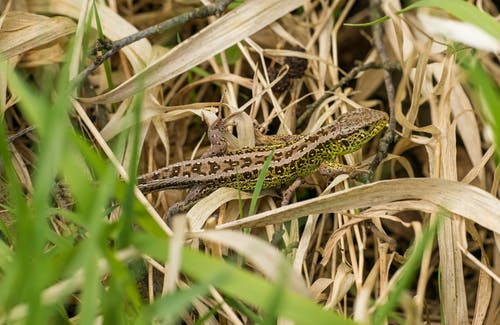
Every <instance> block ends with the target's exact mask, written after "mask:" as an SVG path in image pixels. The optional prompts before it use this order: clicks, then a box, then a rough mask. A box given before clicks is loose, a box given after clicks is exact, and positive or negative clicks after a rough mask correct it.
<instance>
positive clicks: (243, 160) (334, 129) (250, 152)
mask: <svg viewBox="0 0 500 325" xmlns="http://www.w3.org/2000/svg"><path fill="white" fill-rule="evenodd" d="M387 121H388V116H387V114H386V113H384V112H381V111H376V110H372V109H367V108H360V109H356V110H353V111H351V112H349V113H345V114H342V115H341V116H340V117H339V118H338V119H336V120H335V121H334V122H332V123H331V124H329V125H327V126H325V127H323V128H321V129H319V130H317V131H316V132H314V133H312V134H310V135H306V136H296V137H295V138H294V139H297V140H292V141H289V142H284V143H280V144H276V145H268V146H258V147H255V148H244V149H241V150H236V151H232V152H229V153H227V154H222V155H218V156H214V157H202V158H199V159H194V160H188V161H182V162H178V163H175V164H172V165H169V166H167V167H165V168H161V169H159V170H156V171H154V172H151V173H147V174H144V175H142V176H140V177H139V178H138V187H139V189H140V190H141V191H142V192H143V193H150V192H155V191H161V190H165V189H174V188H177V189H178V188H189V187H193V186H197V187H198V188H203V194H206V193H207V192H210V190H212V191H213V190H215V189H217V188H219V187H223V186H226V187H232V188H239V189H241V190H246V191H248V190H253V189H254V188H255V184H256V182H257V179H258V177H259V173H260V171H261V169H262V165H263V164H264V161H265V160H266V158H267V157H268V156H269V155H270V154H271V152H272V149H273V148H274V154H273V157H272V162H271V164H270V166H269V169H268V170H267V173H266V176H265V180H264V185H263V188H264V189H267V188H274V187H277V186H280V185H283V184H289V183H291V182H293V181H294V180H295V179H297V178H298V177H305V176H308V175H310V174H312V173H314V172H315V171H317V170H318V169H319V167H320V165H321V164H322V163H325V162H332V161H333V160H334V159H335V157H338V156H342V155H345V154H347V153H350V152H353V151H356V150H358V149H360V148H361V147H362V146H363V145H364V144H365V143H366V142H368V141H369V140H370V139H371V138H373V137H374V136H375V135H377V134H378V133H379V132H380V131H381V130H382V129H383V128H384V127H385V125H386V124H387Z"/></svg>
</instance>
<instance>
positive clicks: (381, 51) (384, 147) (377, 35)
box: [368, 0, 396, 180]
mask: <svg viewBox="0 0 500 325" xmlns="http://www.w3.org/2000/svg"><path fill="white" fill-rule="evenodd" d="M370 6H371V8H372V10H371V19H372V20H377V19H379V18H380V17H381V16H382V12H381V11H380V0H370ZM372 32H373V43H374V45H375V48H376V49H377V52H378V55H379V56H380V60H381V62H382V65H384V64H387V63H389V62H390V61H389V54H388V53H387V50H386V48H385V45H384V35H383V26H382V24H375V25H373V26H372ZM384 84H385V89H386V91H387V102H388V103H389V116H390V117H389V128H388V129H387V131H386V132H385V133H384V135H383V137H382V139H380V144H379V150H378V152H377V154H376V155H375V158H374V159H373V161H372V162H371V164H370V168H369V171H368V179H369V180H372V179H373V175H374V174H375V169H376V168H377V166H378V165H379V164H380V162H381V161H382V160H383V159H384V158H385V157H387V152H388V150H389V146H390V145H391V144H392V142H393V141H394V137H395V130H396V115H395V112H394V98H395V93H396V92H395V90H394V84H393V82H392V77H391V74H390V71H389V70H388V69H384Z"/></svg>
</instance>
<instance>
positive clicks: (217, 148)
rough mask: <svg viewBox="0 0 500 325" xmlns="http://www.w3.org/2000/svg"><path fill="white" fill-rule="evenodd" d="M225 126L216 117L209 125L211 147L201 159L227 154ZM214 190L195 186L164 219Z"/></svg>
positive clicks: (219, 118)
mask: <svg viewBox="0 0 500 325" xmlns="http://www.w3.org/2000/svg"><path fill="white" fill-rule="evenodd" d="M225 126H226V125H225V120H224V119H223V118H221V117H218V118H217V119H216V120H215V121H214V122H213V123H212V125H210V127H209V128H208V132H207V133H208V141H209V142H210V145H211V146H210V149H209V150H208V151H207V152H205V153H204V154H203V155H202V156H201V157H202V158H207V157H214V156H221V155H224V154H225V153H226V152H227V142H226V141H225V138H224V128H225ZM214 190H215V189H214V188H213V186H212V185H195V186H193V187H191V188H190V189H189V190H188V192H187V194H186V197H185V198H184V200H182V201H179V202H177V203H175V204H174V205H172V206H171V207H170V208H169V209H168V211H167V213H166V214H165V217H164V219H165V220H168V219H170V218H171V217H173V216H174V215H176V214H177V213H181V212H185V211H187V210H189V209H190V208H191V207H193V205H195V204H196V202H197V201H199V200H200V199H201V198H203V197H205V196H207V195H208V194H210V193H212V192H213V191H214Z"/></svg>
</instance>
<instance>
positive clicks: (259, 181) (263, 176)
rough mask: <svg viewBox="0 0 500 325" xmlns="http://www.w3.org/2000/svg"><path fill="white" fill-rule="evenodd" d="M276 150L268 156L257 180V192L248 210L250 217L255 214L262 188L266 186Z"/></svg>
mask: <svg viewBox="0 0 500 325" xmlns="http://www.w3.org/2000/svg"><path fill="white" fill-rule="evenodd" d="M273 156H274V148H273V149H272V150H271V153H270V154H269V156H267V158H266V161H265V162H264V165H263V166H262V170H261V171H260V173H259V178H258V179H257V184H256V185H255V190H254V191H253V194H252V201H250V208H249V209H248V215H249V216H251V215H253V214H254V213H255V208H256V206H257V200H258V199H259V195H260V192H261V191H262V186H263V185H264V180H265V179H266V173H267V170H268V169H269V166H270V165H271V162H272V161H273Z"/></svg>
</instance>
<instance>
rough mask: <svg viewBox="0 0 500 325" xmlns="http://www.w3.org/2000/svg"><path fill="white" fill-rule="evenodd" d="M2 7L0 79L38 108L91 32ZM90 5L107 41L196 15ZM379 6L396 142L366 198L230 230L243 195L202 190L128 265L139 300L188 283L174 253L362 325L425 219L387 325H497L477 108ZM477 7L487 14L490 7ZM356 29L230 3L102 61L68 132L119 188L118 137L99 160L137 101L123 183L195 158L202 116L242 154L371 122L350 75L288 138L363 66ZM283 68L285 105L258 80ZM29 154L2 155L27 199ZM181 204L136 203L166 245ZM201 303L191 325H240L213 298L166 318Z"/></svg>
mask: <svg viewBox="0 0 500 325" xmlns="http://www.w3.org/2000/svg"><path fill="white" fill-rule="evenodd" d="M7 3H9V4H10V6H11V7H10V11H4V12H3V13H2V15H1V16H0V27H1V29H0V53H2V55H3V56H4V57H6V58H7V60H8V61H9V64H10V65H11V66H15V67H16V69H17V70H18V71H19V72H21V73H22V74H23V75H25V76H26V79H28V80H30V81H32V82H33V84H34V85H39V90H40V91H41V92H46V91H49V93H50V90H51V87H50V86H47V84H44V81H46V80H45V79H44V72H46V71H47V70H54V69H56V70H57V67H58V66H60V65H61V63H62V62H63V61H64V60H70V62H71V63H70V67H71V68H70V77H74V76H76V73H77V70H79V68H77V67H78V62H79V60H80V58H81V57H82V56H83V54H82V53H83V51H84V48H85V47H82V45H81V44H82V43H81V40H82V38H85V39H86V38H87V37H91V38H92V40H95V37H96V34H95V31H94V30H93V31H92V33H90V35H89V34H88V33H86V29H85V28H86V26H85V19H84V17H86V16H87V15H88V14H89V12H90V7H88V8H86V7H85V5H82V3H84V1H81V0H49V1H46V0H43V1H42V0H27V1H19V0H15V1H4V3H2V2H0V8H3V7H5V5H6V4H7ZM108 3H109V7H105V6H104V5H99V6H98V8H99V19H100V21H101V24H102V29H103V33H104V35H105V36H106V38H108V39H110V40H117V39H119V38H122V37H125V36H127V35H130V34H131V33H133V32H134V31H136V27H140V28H144V27H146V26H148V25H150V24H152V23H156V22H159V21H162V20H164V19H166V18H169V17H173V16H175V15H178V14H179V13H182V12H186V11H189V10H192V9H193V8H195V7H197V6H198V5H199V4H198V2H197V1H189V0H186V1H158V0H139V1H129V0H109V1H108ZM383 3H384V5H383V6H382V8H383V10H384V14H386V15H388V16H389V17H390V18H391V20H389V21H387V22H385V23H383V29H384V39H383V41H384V45H385V49H386V51H387V53H389V55H390V58H391V60H393V61H396V62H398V63H399V65H400V66H401V70H400V71H399V72H393V73H392V76H393V81H394V87H395V90H396V92H395V97H394V110H395V118H396V120H397V129H396V130H397V133H398V134H399V137H398V138H397V141H396V142H395V143H394V144H393V145H392V146H391V147H390V154H389V155H388V156H387V158H385V159H384V161H383V162H382V163H381V164H380V166H379V167H378V169H377V171H376V177H375V178H376V179H375V181H374V183H372V184H368V185H361V186H358V185H360V184H357V183H356V182H355V181H353V180H350V179H349V178H348V177H347V176H346V175H341V176H338V177H336V178H335V179H333V180H330V179H327V178H325V177H322V176H320V175H311V176H310V177H309V178H308V179H307V184H306V185H305V186H303V187H302V188H301V190H300V191H299V192H298V193H297V196H298V197H299V200H300V202H298V203H292V204H290V205H289V206H285V207H281V208H277V204H278V202H279V201H280V200H279V199H277V198H276V196H274V195H273V193H264V195H263V196H262V198H261V199H260V203H259V205H258V211H257V212H258V214H256V215H254V216H251V217H247V218H243V219H239V217H240V216H239V211H240V203H241V202H240V201H239V198H240V197H241V199H242V200H243V211H247V209H248V205H249V202H250V200H249V198H250V197H251V195H247V194H245V193H238V191H236V190H234V189H227V188H222V189H219V190H217V191H216V192H214V193H213V194H211V195H210V196H208V197H206V198H205V199H203V200H201V201H200V202H198V203H197V204H196V205H195V206H194V207H193V208H192V209H191V210H190V211H189V212H187V218H188V220H189V221H190V229H189V231H187V229H186V228H185V225H184V224H183V223H182V222H178V221H177V222H176V223H174V228H176V229H175V232H174V235H173V237H172V240H171V245H170V254H171V255H170V259H169V260H168V261H164V260H160V261H155V260H154V259H153V258H150V257H145V260H146V261H148V263H149V265H150V267H149V268H148V272H149V273H148V277H147V278H148V280H149V281H147V286H148V289H149V299H150V301H153V300H154V299H155V297H154V296H153V291H154V292H158V291H160V292H161V291H163V292H164V293H167V292H171V291H173V290H174V289H175V288H176V287H179V288H184V287H187V286H190V285H191V282H190V281H189V280H188V279H187V278H185V277H183V276H179V272H181V273H182V266H181V262H180V261H181V256H182V251H181V249H182V247H183V246H184V245H190V246H191V247H193V248H195V249H204V250H205V252H206V254H209V255H213V256H215V257H220V258H228V259H231V260H234V259H235V254H238V255H239V256H240V257H239V258H240V259H241V258H242V259H243V260H239V262H238V263H239V264H240V265H241V267H242V268H246V269H249V270H252V272H255V273H256V274H262V275H264V276H265V277H267V278H269V279H272V280H275V281H277V282H278V283H279V282H280V277H281V276H282V274H283V273H282V272H283V263H284V261H286V264H287V265H291V269H292V270H293V273H292V274H293V275H292V276H290V277H289V280H288V282H286V286H287V287H288V288H290V289H291V290H294V291H295V292H299V293H301V294H303V295H305V296H309V297H310V298H311V299H313V300H314V301H316V302H317V303H318V304H321V305H322V306H324V307H325V308H326V309H329V310H334V311H336V312H338V313H341V314H344V315H346V316H347V317H350V318H352V319H354V320H356V321H360V322H371V321H373V315H374V313H375V311H376V310H377V309H378V308H380V307H381V306H383V305H384V304H385V303H386V301H387V297H388V296H389V295H390V293H391V291H393V290H394V289H395V288H396V287H397V285H398V281H400V279H401V276H402V269H403V267H402V266H403V265H405V262H406V261H407V258H408V254H409V251H408V249H409V248H410V247H411V245H412V243H413V242H414V241H418V240H419V238H421V237H422V233H423V231H424V229H425V228H426V227H427V226H428V225H429V223H431V222H432V220H436V219H440V218H441V216H444V218H442V220H441V221H440V227H439V230H438V233H437V237H436V238H435V239H434V241H433V242H432V243H430V244H429V245H427V247H426V249H425V251H424V253H423V257H422V259H421V260H420V264H419V266H418V268H417V269H416V271H418V273H417V276H416V279H415V281H414V282H412V284H411V286H410V288H408V290H407V291H405V294H403V295H402V296H401V298H400V301H399V305H398V307H399V308H398V309H396V311H395V312H394V313H393V314H391V315H392V316H391V322H393V323H400V322H403V321H402V320H405V322H406V323H415V324H417V323H422V322H427V323H436V324H437V323H439V322H446V323H447V324H466V323H471V322H472V323H474V324H483V323H485V324H495V323H498V322H499V319H500V318H499V317H500V316H499V310H500V282H499V281H500V280H499V278H500V275H499V274H500V264H499V261H500V254H499V251H500V242H499V238H500V237H499V235H498V234H500V201H499V200H498V193H499V192H498V178H499V172H498V168H497V166H496V162H495V150H494V145H493V144H492V141H493V140H492V135H491V129H490V128H489V127H488V126H487V124H485V123H484V121H483V120H482V119H481V116H483V115H482V114H484V112H482V111H480V107H481V105H480V104H481V102H480V101H479V100H478V95H477V93H476V92H475V90H474V89H471V88H468V86H467V80H466V78H465V74H464V72H463V71H462V70H461V69H460V67H459V66H458V64H457V55H459V52H460V51H454V50H453V49H452V48H447V47H446V46H445V45H443V43H441V42H438V40H437V39H433V38H432V37H431V35H428V34H426V33H424V32H423V31H424V30H425V26H422V24H421V20H419V17H418V16H417V15H416V14H415V11H412V12H409V13H407V14H405V15H398V14H397V9H399V8H396V6H397V3H398V2H396V1H390V2H389V1H383ZM481 3H483V6H484V8H485V9H486V10H487V12H489V13H490V14H492V15H498V9H497V8H495V7H494V5H493V4H492V3H491V2H490V1H483V2H481ZM299 6H302V7H301V8H300V9H298V10H296V11H295V12H293V13H289V12H290V11H292V10H294V9H296V8H297V7H299ZM420 13H422V11H420ZM370 20H371V18H370V12H369V9H368V5H367V4H366V3H365V2H364V1H331V2H329V1H304V0H293V1H292V0H290V1H277V0H268V1H246V2H244V3H243V4H242V5H241V6H239V7H238V8H237V9H234V10H231V11H229V12H227V13H225V14H224V15H222V16H221V17H216V18H209V19H200V20H196V21H193V22H190V23H188V24H186V25H184V26H182V27H179V28H177V29H175V30H172V31H170V32H167V33H165V34H162V35H157V36H155V38H154V39H152V40H141V41H139V42H136V43H134V44H132V45H130V46H128V47H127V48H125V49H124V50H123V51H121V53H120V55H119V56H115V57H113V58H112V60H111V67H112V78H113V82H114V84H116V85H118V86H117V87H116V88H114V89H113V90H110V91H107V88H108V84H107V81H106V77H105V73H104V69H103V68H102V67H101V68H100V69H98V70H97V71H96V72H95V73H93V74H92V75H91V76H90V77H89V78H88V80H86V81H85V82H84V83H83V85H82V86H81V88H80V93H79V95H78V97H75V100H73V101H72V103H73V108H74V117H75V120H76V118H77V119H78V121H79V123H80V126H81V127H82V129H84V130H85V132H88V133H87V134H88V136H89V138H90V139H92V141H95V143H96V147H97V148H98V149H99V150H100V151H102V152H104V154H105V155H106V156H107V157H108V159H111V161H113V163H114V164H115V166H116V168H117V172H118V173H119V174H121V176H122V177H124V178H126V177H127V176H126V172H125V170H128V168H129V166H130V165H131V164H133V163H134V162H133V161H132V160H131V159H132V158H133V157H134V155H133V151H134V147H133V145H132V144H133V141H132V136H130V137H129V141H128V142H127V143H126V144H125V145H124V146H123V148H122V150H121V151H120V152H119V153H116V152H115V153H114V152H113V151H112V150H111V149H110V148H109V146H110V144H113V145H115V141H118V140H117V138H119V135H123V134H128V132H129V131H130V129H131V126H132V125H133V123H134V120H133V114H132V112H131V111H132V108H133V107H134V106H133V101H132V100H131V96H133V95H135V94H137V93H138V92H139V91H141V90H144V99H143V102H142V105H141V116H140V120H141V130H140V139H139V148H140V149H139V150H140V153H141V155H140V161H139V164H138V166H139V173H145V172H149V171H153V170H156V169H158V168H161V167H163V166H165V165H168V164H170V163H172V162H176V161H181V160H186V159H190V158H192V157H198V156H200V155H201V154H202V153H203V152H204V151H206V150H207V149H208V147H209V144H208V143H207V141H206V140H205V139H204V133H205V131H206V127H205V125H206V124H210V123H211V122H213V121H214V120H215V118H216V116H217V112H218V111H220V110H222V114H223V115H224V116H228V115H231V114H235V113H237V112H238V113H239V114H235V115H234V118H233V120H232V121H234V125H233V126H231V128H233V129H234V130H232V131H231V134H228V140H229V141H230V144H231V146H232V147H233V148H238V147H243V146H253V145H255V136H254V128H255V126H254V121H257V122H258V123H259V125H260V126H261V127H262V129H263V130H266V131H267V132H270V133H279V134H295V133H309V132H311V131H313V130H316V129H318V128H319V127H320V126H321V125H324V124H325V123H327V122H328V121H331V120H332V119H333V118H334V117H335V116H336V115H338V114H339V113H341V112H344V111H347V110H349V109H350V108H353V107H359V106H365V107H371V108H374V109H379V110H385V111H388V110H389V107H388V98H387V96H388V95H387V92H386V88H385V87H384V78H383V73H382V70H368V71H365V72H363V73H361V74H359V75H358V76H357V79H356V80H355V81H352V82H350V83H349V84H348V85H346V86H345V87H342V88H339V89H336V90H335V91H334V92H333V93H331V97H329V98H328V100H326V101H325V102H324V104H323V105H321V106H320V107H317V108H315V109H314V111H312V112H307V113H308V114H310V118H309V119H307V121H306V122H305V123H302V124H299V123H298V122H297V120H298V119H299V118H300V116H301V115H302V114H304V113H306V111H307V105H308V104H311V103H313V102H314V101H315V100H316V99H318V98H320V97H321V96H322V95H324V94H325V93H326V92H328V91H329V89H332V87H334V85H336V84H338V83H339V81H340V80H341V78H342V77H343V75H344V74H345V73H346V72H348V71H349V70H351V69H352V68H353V67H354V66H355V60H360V61H362V62H363V63H369V62H373V61H378V60H379V59H378V55H377V51H376V50H375V48H374V46H373V45H372V44H373V39H372V36H371V35H372V34H371V29H370V27H346V26H344V23H362V22H367V21H370ZM133 24H135V25H136V27H134V26H133ZM84 35H85V37H83V36H84ZM71 37H75V39H76V41H77V42H76V48H77V52H76V54H75V55H73V57H72V58H68V57H67V49H68V47H69V45H68V44H69V42H68V41H69V39H70V38H71ZM178 38H180V39H178ZM177 42H180V43H179V44H178V45H176V46H175V47H174V45H175V44H177ZM229 47H231V50H230V51H229V50H228V51H226V52H225V53H224V52H222V54H221V55H219V56H217V57H215V55H216V54H218V53H221V51H223V50H225V49H228V48H229ZM297 48H300V49H303V52H301V51H298V50H297ZM290 56H297V57H302V58H305V59H307V60H308V67H307V70H306V71H305V73H304V76H303V77H302V78H297V79H293V80H292V81H291V83H290V86H289V87H288V89H287V90H286V91H285V92H283V93H277V92H273V91H272V89H271V86H270V80H269V78H268V75H267V70H266V67H269V66H272V65H277V64H282V63H283V62H284V59H285V58H286V57H290ZM478 57H479V58H480V60H481V62H482V64H483V65H484V66H485V67H486V68H487V70H488V71H489V73H490V74H491V76H492V78H494V80H495V81H496V82H497V84H498V83H499V82H500V70H499V69H500V67H499V65H498V56H495V55H493V54H491V53H490V52H487V51H479V52H478ZM86 62H87V64H88V63H89V61H86ZM6 82H7V80H6V74H4V73H3V71H2V73H1V75H0V87H1V89H0V91H1V95H0V101H1V106H0V107H2V109H3V113H4V119H3V120H4V122H5V123H6V126H7V128H8V130H9V133H16V132H18V131H19V130H22V129H24V128H26V127H28V126H29V123H28V122H27V118H26V117H25V116H23V114H22V113H21V111H20V110H19V109H18V107H17V98H16V96H14V95H13V94H12V93H11V92H10V91H9V88H8V87H7V84H6ZM232 134H236V135H237V136H236V137H235V136H233V135H232ZM378 140H379V138H377V139H376V140H375V141H372V142H371V143H370V144H369V145H367V146H366V147H365V148H364V149H363V150H362V151H359V152H356V153H354V154H350V155H347V156H346V157H345V163H347V164H349V165H353V166H358V165H360V164H365V165H366V164H367V163H368V162H369V161H371V160H372V159H373V156H374V154H375V153H376V151H377V144H378ZM33 141H35V142H36V136H34V135H33V134H28V135H25V136H23V137H21V138H19V139H18V140H16V141H14V142H12V143H11V145H10V146H9V148H10V149H11V152H12V156H13V157H14V158H15V160H14V161H13V164H14V166H15V170H16V173H17V176H18V178H19V179H20V180H21V182H22V184H23V185H24V186H25V191H26V192H27V193H32V190H33V188H32V185H31V178H32V177H31V175H32V173H33V168H32V165H33V163H34V157H35V156H36V153H34V152H33ZM122 166H124V168H123V167H122ZM184 194H185V193H184V192H181V191H175V190H170V191H164V192H161V193H159V194H154V195H149V196H148V197H147V199H146V198H144V197H143V196H142V194H141V193H139V192H138V191H136V195H137V197H138V199H139V200H140V201H141V202H142V203H143V204H144V205H145V206H146V208H147V210H148V211H149V212H150V214H151V217H152V218H153V219H154V220H156V222H157V223H158V224H159V225H160V226H161V228H162V229H163V231H164V232H166V233H167V234H169V235H172V232H171V230H170V229H169V228H167V226H166V225H165V224H164V223H163V221H162V220H161V217H160V216H161V215H163V214H164V213H165V212H166V210H167V209H168V207H169V206H171V205H172V204H173V203H175V202H177V201H179V200H181V199H182V198H183V195H184ZM215 211H219V218H218V220H217V222H216V223H215V222H214V221H213V220H210V219H209V217H210V215H211V214H212V213H213V212H215ZM1 218H2V220H3V222H4V223H5V224H6V225H8V226H11V225H12V224H15V220H12V218H10V217H9V215H8V214H7V213H5V214H4V215H3V216H2V217H1ZM207 219H208V222H207ZM68 224H70V222H69V221H61V219H57V221H55V220H53V223H52V227H54V228H55V229H57V231H59V232H64V229H65V227H69V225H68ZM240 228H243V229H246V230H245V231H241V230H237V229H240ZM209 229H210V230H209ZM230 229H233V231H230ZM278 229H283V230H284V235H283V238H282V240H281V241H280V242H279V243H278V244H275V245H271V244H270V242H271V240H272V238H273V235H274V233H275V231H276V230H278ZM259 238H260V239H259ZM75 240H77V239H75ZM164 263H167V264H165V265H168V270H169V272H166V276H165V278H163V277H162V276H160V275H159V273H157V272H153V269H157V270H160V271H161V272H165V265H162V264H164ZM103 272H104V271H103ZM282 281H284V280H282ZM162 282H163V283H162ZM154 286H156V287H154ZM153 287H154V288H153ZM144 298H145V299H147V298H148V297H144ZM217 304H220V306H221V307H220V309H218V310H217V311H216V312H215V313H214V315H211V316H209V317H208V318H207V320H206V321H207V322H208V323H217V322H228V323H245V322H250V321H249V320H248V318H247V316H246V315H243V314H242V312H241V310H239V309H238V308H237V307H236V305H235V304H234V303H227V302H226V301H225V297H223V296H222V295H221V294H220V293H219V292H218V291H217V290H216V288H213V287H212V288H211V289H210V293H209V294H208V295H206V296H205V297H204V298H198V299H196V300H195V301H194V302H193V305H192V307H193V308H192V309H191V310H190V312H189V313H186V314H184V316H183V319H184V321H185V322H186V323H192V322H193V321H194V320H196V319H197V317H199V315H205V314H206V313H207V312H208V310H210V309H211V308H213V307H214V306H216V305H217ZM281 321H283V322H285V320H281Z"/></svg>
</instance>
